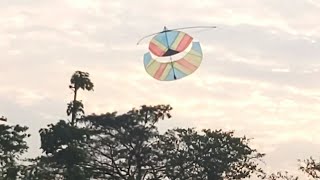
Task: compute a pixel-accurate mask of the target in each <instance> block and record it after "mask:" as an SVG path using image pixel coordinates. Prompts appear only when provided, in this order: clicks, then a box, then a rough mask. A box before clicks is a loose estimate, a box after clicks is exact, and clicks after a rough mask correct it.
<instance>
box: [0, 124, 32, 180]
mask: <svg viewBox="0 0 320 180" xmlns="http://www.w3.org/2000/svg"><path fill="white" fill-rule="evenodd" d="M27 130H28V128H27V127H22V126H19V125H15V126H9V125H5V124H0V177H2V179H4V180H15V179H17V178H18V177H19V176H20V175H21V171H22V169H23V166H22V165H21V164H20V161H21V159H20V157H21V155H22V154H23V153H25V152H26V151H27V150H28V146H27V142H26V138H27V137H29V136H30V135H29V134H27V133H26V131H27Z"/></svg>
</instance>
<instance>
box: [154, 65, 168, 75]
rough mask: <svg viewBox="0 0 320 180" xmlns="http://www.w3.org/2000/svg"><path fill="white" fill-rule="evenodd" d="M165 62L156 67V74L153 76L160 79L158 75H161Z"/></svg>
mask: <svg viewBox="0 0 320 180" xmlns="http://www.w3.org/2000/svg"><path fill="white" fill-rule="evenodd" d="M166 67H167V64H160V67H159V68H158V70H157V72H156V74H155V75H154V77H155V78H156V79H160V77H161V76H162V74H163V72H164V70H165V69H166Z"/></svg>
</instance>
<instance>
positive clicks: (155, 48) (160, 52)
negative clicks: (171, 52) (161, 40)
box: [149, 42, 165, 56]
mask: <svg viewBox="0 0 320 180" xmlns="http://www.w3.org/2000/svg"><path fill="white" fill-rule="evenodd" d="M149 49H150V51H151V52H152V53H153V54H155V55H156V56H162V55H164V53H165V51H163V50H162V49H160V48H159V46H157V45H156V44H154V43H153V42H150V44H149Z"/></svg>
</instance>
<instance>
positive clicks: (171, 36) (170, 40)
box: [167, 31, 180, 47]
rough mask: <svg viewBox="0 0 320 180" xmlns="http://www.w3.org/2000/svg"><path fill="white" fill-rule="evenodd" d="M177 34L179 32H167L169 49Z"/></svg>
mask: <svg viewBox="0 0 320 180" xmlns="http://www.w3.org/2000/svg"><path fill="white" fill-rule="evenodd" d="M179 33H180V32H178V31H169V32H167V37H168V42H169V45H170V47H171V46H172V43H173V42H174V41H175V40H176V39H177V37H178V34H179Z"/></svg>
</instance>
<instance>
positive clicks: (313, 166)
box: [300, 157, 320, 179]
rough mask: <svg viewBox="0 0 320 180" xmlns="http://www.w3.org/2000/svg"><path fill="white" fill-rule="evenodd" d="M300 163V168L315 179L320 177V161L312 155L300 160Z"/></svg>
mask: <svg viewBox="0 0 320 180" xmlns="http://www.w3.org/2000/svg"><path fill="white" fill-rule="evenodd" d="M300 163H301V165H300V170H302V171H303V172H305V173H307V174H308V175H309V176H311V177H313V178H314V179H320V162H317V161H316V160H315V159H313V158H312V157H310V158H309V159H306V160H304V161H301V160H300Z"/></svg>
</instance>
